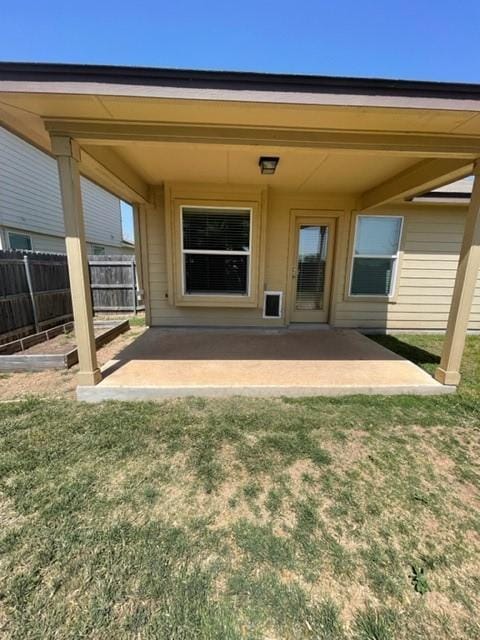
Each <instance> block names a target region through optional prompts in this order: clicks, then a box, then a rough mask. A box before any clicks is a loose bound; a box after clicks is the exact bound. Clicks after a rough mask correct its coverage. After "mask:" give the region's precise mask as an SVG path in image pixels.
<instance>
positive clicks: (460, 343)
mask: <svg viewBox="0 0 480 640" xmlns="http://www.w3.org/2000/svg"><path fill="white" fill-rule="evenodd" d="M473 173H474V183H473V191H472V197H471V199H470V206H469V208H468V213H467V218H466V220H465V230H464V233H463V242H462V248H461V250H460V259H459V262H458V268H457V276H456V278H455V287H454V289H453V297H452V303H451V306H450V315H449V317H448V325H447V333H446V336H445V342H444V345H443V353H442V358H441V361H440V366H439V367H438V368H437V370H436V371H435V378H436V379H437V380H438V381H439V382H441V383H443V384H451V385H458V383H459V382H460V365H461V362H462V356H463V351H464V348H465V338H466V334H467V329H468V321H469V318H470V313H471V309H472V302H473V296H474V294H475V286H476V284H477V278H478V272H479V268H480V161H478V160H477V162H476V163H475V165H474V169H473Z"/></svg>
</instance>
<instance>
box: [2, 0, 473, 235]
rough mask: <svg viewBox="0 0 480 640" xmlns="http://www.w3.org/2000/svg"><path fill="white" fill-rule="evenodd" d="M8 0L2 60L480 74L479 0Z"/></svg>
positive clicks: (461, 77) (413, 75)
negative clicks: (70, 0) (40, 0)
mask: <svg viewBox="0 0 480 640" xmlns="http://www.w3.org/2000/svg"><path fill="white" fill-rule="evenodd" d="M0 3H1V4H0V15H1V19H0V59H1V60H12V61H13V60H15V61H36V62H82V63H99V64H125V65H144V66H159V67H183V68H196V69H202V68H203V69H228V70H245V71H270V72H287V73H309V74H325V75H344V76H366V77H371V76H374V77H386V78H409V79H421V80H451V81H463V82H480V0H463V1H462V2H452V0H345V1H343V2H342V1H340V0H337V1H334V0H332V1H329V2H326V1H324V0H316V1H315V0H288V1H286V0H277V1H272V0H240V1H237V2H228V0H222V1H217V0H215V1H210V0H203V1H201V0H196V1H193V0H190V1H186V0H168V1H165V0H156V1H141V0H139V1H137V2H135V1H134V0H133V1H132V0H130V1H129V2H124V1H122V0H117V1H115V2H113V1H112V0H96V1H95V2H93V1H91V0H82V1H81V2H78V3H77V2H75V3H73V2H68V1H66V0H61V1H58V0H48V1H47V2H39V1H38V0H29V1H22V0H16V1H15V2H7V1H6V0H0ZM122 221H123V227H124V236H125V237H127V238H131V237H133V228H132V215H131V210H129V209H128V207H125V206H124V205H122Z"/></svg>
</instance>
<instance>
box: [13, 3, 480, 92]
mask: <svg viewBox="0 0 480 640" xmlns="http://www.w3.org/2000/svg"><path fill="white" fill-rule="evenodd" d="M1 5H3V6H1ZM1 5H0V6H1V20H0V59H3V60H35V61H55V62H85V63H106V64H130V65H152V66H165V67H189V68H211V69H234V70H235V69H236V70H256V71H279V72H295V73H313V74H332V75H350V76H380V77H393V78H413V79H430V80H458V81H466V82H480V64H479V60H480V54H479V51H480V49H479V44H480V43H479V41H480V1H479V0H464V1H463V2H452V0H402V1H399V0H346V1H344V2H342V1H340V0H337V1H329V2H326V1H323V0H316V1H315V0H288V1H285V0H277V1H272V0H254V1H252V0H241V1H240V2H228V0H223V1H221V2H220V1H209V0H203V1H200V0H196V1H186V0H168V1H165V0H156V1H146V2H142V1H141V0H139V1H138V2H135V1H132V0H130V1H129V2H123V1H121V0H120V1H119V0H117V1H116V2H112V1H111V0H97V1H96V2H92V1H91V0H82V2H75V3H74V2H67V1H65V0H61V1H58V0H48V1H47V2H39V1H38V0H30V1H28V2H27V1H22V0H16V1H15V2H7V1H6V0H3V1H2V2H1Z"/></svg>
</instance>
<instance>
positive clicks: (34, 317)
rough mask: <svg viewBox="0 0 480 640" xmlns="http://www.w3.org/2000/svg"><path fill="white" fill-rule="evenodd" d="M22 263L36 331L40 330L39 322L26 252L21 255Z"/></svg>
mask: <svg viewBox="0 0 480 640" xmlns="http://www.w3.org/2000/svg"><path fill="white" fill-rule="evenodd" d="M23 264H24V265H25V275H26V277H27V285H28V292H29V294H30V300H31V303H32V312H33V322H34V324H35V332H36V333H38V332H39V331H40V324H39V322H38V310H37V301H36V300H35V291H34V290H33V284H32V274H31V273H30V262H29V260H28V255H27V254H25V255H24V256H23Z"/></svg>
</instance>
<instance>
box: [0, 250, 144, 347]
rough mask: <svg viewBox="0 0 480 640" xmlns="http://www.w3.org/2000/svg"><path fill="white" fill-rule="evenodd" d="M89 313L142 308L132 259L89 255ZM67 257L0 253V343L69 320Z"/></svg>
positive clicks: (48, 254) (47, 254) (29, 253)
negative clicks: (90, 310) (91, 304)
mask: <svg viewBox="0 0 480 640" xmlns="http://www.w3.org/2000/svg"><path fill="white" fill-rule="evenodd" d="M89 265H90V279H91V290H92V302H93V308H94V311H98V312H100V311H102V312H108V311H113V312H119V311H124V312H130V311H132V312H134V313H136V312H137V311H139V310H141V309H144V307H143V304H142V300H141V297H140V296H141V291H140V290H139V289H138V286H137V279H136V266H135V260H134V258H133V257H132V256H126V255H120V256H89ZM72 317H73V316H72V301H71V296H70V281H69V277H68V266H67V258H66V256H65V255H62V254H51V253H36V252H31V251H28V252H22V251H0V343H2V342H7V341H8V340H13V339H15V338H17V337H21V336H24V335H29V334H30V333H36V332H38V331H43V330H44V329H48V328H49V327H52V326H55V325H57V324H61V323H63V322H67V321H68V320H71V319H72Z"/></svg>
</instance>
